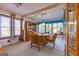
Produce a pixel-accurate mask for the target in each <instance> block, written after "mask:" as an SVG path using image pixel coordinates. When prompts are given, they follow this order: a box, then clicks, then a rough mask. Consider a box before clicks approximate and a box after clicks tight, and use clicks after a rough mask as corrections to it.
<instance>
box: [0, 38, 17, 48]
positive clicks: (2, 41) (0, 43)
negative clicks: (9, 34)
mask: <svg viewBox="0 0 79 59" xmlns="http://www.w3.org/2000/svg"><path fill="white" fill-rule="evenodd" d="M8 40H10V42H8ZM15 43H19V37H15V39H13V40H11V39H10V38H8V39H1V40H0V45H1V46H2V47H4V46H7V45H11V44H15Z"/></svg>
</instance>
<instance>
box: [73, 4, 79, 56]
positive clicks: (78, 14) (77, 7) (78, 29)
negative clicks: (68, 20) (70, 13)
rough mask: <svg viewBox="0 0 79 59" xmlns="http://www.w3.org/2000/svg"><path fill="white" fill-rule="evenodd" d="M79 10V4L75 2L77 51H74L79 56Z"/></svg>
mask: <svg viewBox="0 0 79 59" xmlns="http://www.w3.org/2000/svg"><path fill="white" fill-rule="evenodd" d="M78 10H79V4H78V3H76V4H75V22H76V23H75V26H74V27H75V31H76V32H75V52H74V55H75V56H78V55H79V34H78V33H79V24H78V22H79V12H78Z"/></svg>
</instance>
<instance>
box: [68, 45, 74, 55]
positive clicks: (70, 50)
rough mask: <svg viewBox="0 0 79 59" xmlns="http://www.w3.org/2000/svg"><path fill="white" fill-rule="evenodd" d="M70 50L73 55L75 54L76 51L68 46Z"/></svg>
mask: <svg viewBox="0 0 79 59" xmlns="http://www.w3.org/2000/svg"><path fill="white" fill-rule="evenodd" d="M68 50H69V51H70V52H71V53H72V54H74V51H73V50H72V49H71V48H70V47H69V46H68Z"/></svg>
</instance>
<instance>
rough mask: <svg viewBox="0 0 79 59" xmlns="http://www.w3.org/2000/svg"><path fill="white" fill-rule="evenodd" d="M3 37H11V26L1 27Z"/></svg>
mask: <svg viewBox="0 0 79 59" xmlns="http://www.w3.org/2000/svg"><path fill="white" fill-rule="evenodd" d="M1 37H10V28H1Z"/></svg>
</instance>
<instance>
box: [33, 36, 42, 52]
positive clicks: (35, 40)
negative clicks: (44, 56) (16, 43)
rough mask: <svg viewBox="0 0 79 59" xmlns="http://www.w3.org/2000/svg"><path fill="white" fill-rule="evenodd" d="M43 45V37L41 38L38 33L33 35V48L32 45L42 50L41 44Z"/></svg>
mask: <svg viewBox="0 0 79 59" xmlns="http://www.w3.org/2000/svg"><path fill="white" fill-rule="evenodd" d="M41 45H43V39H41V38H39V36H38V35H31V48H32V46H34V47H37V48H38V50H39V51H40V46H41Z"/></svg>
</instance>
